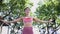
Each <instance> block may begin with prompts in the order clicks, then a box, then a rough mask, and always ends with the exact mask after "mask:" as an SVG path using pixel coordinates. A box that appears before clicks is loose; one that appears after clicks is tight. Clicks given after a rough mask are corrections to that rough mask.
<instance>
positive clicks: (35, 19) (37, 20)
mask: <svg viewBox="0 0 60 34" xmlns="http://www.w3.org/2000/svg"><path fill="white" fill-rule="evenodd" d="M33 20H34V21H36V22H42V23H48V22H51V21H43V20H40V19H38V18H33Z"/></svg>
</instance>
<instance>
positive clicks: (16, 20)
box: [0, 18, 22, 23]
mask: <svg viewBox="0 0 60 34" xmlns="http://www.w3.org/2000/svg"><path fill="white" fill-rule="evenodd" d="M21 20H22V18H18V19H14V20H13V21H5V20H0V21H2V22H3V23H15V22H20V21H21Z"/></svg>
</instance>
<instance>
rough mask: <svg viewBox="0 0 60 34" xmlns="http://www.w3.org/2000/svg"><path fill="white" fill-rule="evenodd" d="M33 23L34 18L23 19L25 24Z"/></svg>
mask: <svg viewBox="0 0 60 34" xmlns="http://www.w3.org/2000/svg"><path fill="white" fill-rule="evenodd" d="M32 22H33V18H32V17H25V18H23V23H32Z"/></svg>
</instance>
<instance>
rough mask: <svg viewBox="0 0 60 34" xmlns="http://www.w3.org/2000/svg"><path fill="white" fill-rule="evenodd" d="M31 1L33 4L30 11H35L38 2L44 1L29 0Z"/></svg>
mask: <svg viewBox="0 0 60 34" xmlns="http://www.w3.org/2000/svg"><path fill="white" fill-rule="evenodd" d="M30 1H31V2H33V6H32V8H31V11H32V12H35V11H36V8H37V7H38V6H39V5H38V2H40V3H41V5H42V4H43V3H44V2H43V0H30Z"/></svg>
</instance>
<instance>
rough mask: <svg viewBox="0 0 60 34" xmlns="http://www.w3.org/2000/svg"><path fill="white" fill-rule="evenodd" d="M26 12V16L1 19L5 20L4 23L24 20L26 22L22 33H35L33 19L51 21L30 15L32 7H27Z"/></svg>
mask: <svg viewBox="0 0 60 34" xmlns="http://www.w3.org/2000/svg"><path fill="white" fill-rule="evenodd" d="M24 12H25V16H24V17H20V18H18V19H15V20H13V21H4V20H1V21H3V22H4V23H9V22H10V23H14V22H19V21H20V20H22V21H23V23H24V28H23V31H22V34H33V28H32V23H33V21H37V22H44V23H47V22H50V21H42V20H40V19H38V18H34V17H32V16H30V8H29V7H27V8H25V9H24Z"/></svg>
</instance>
